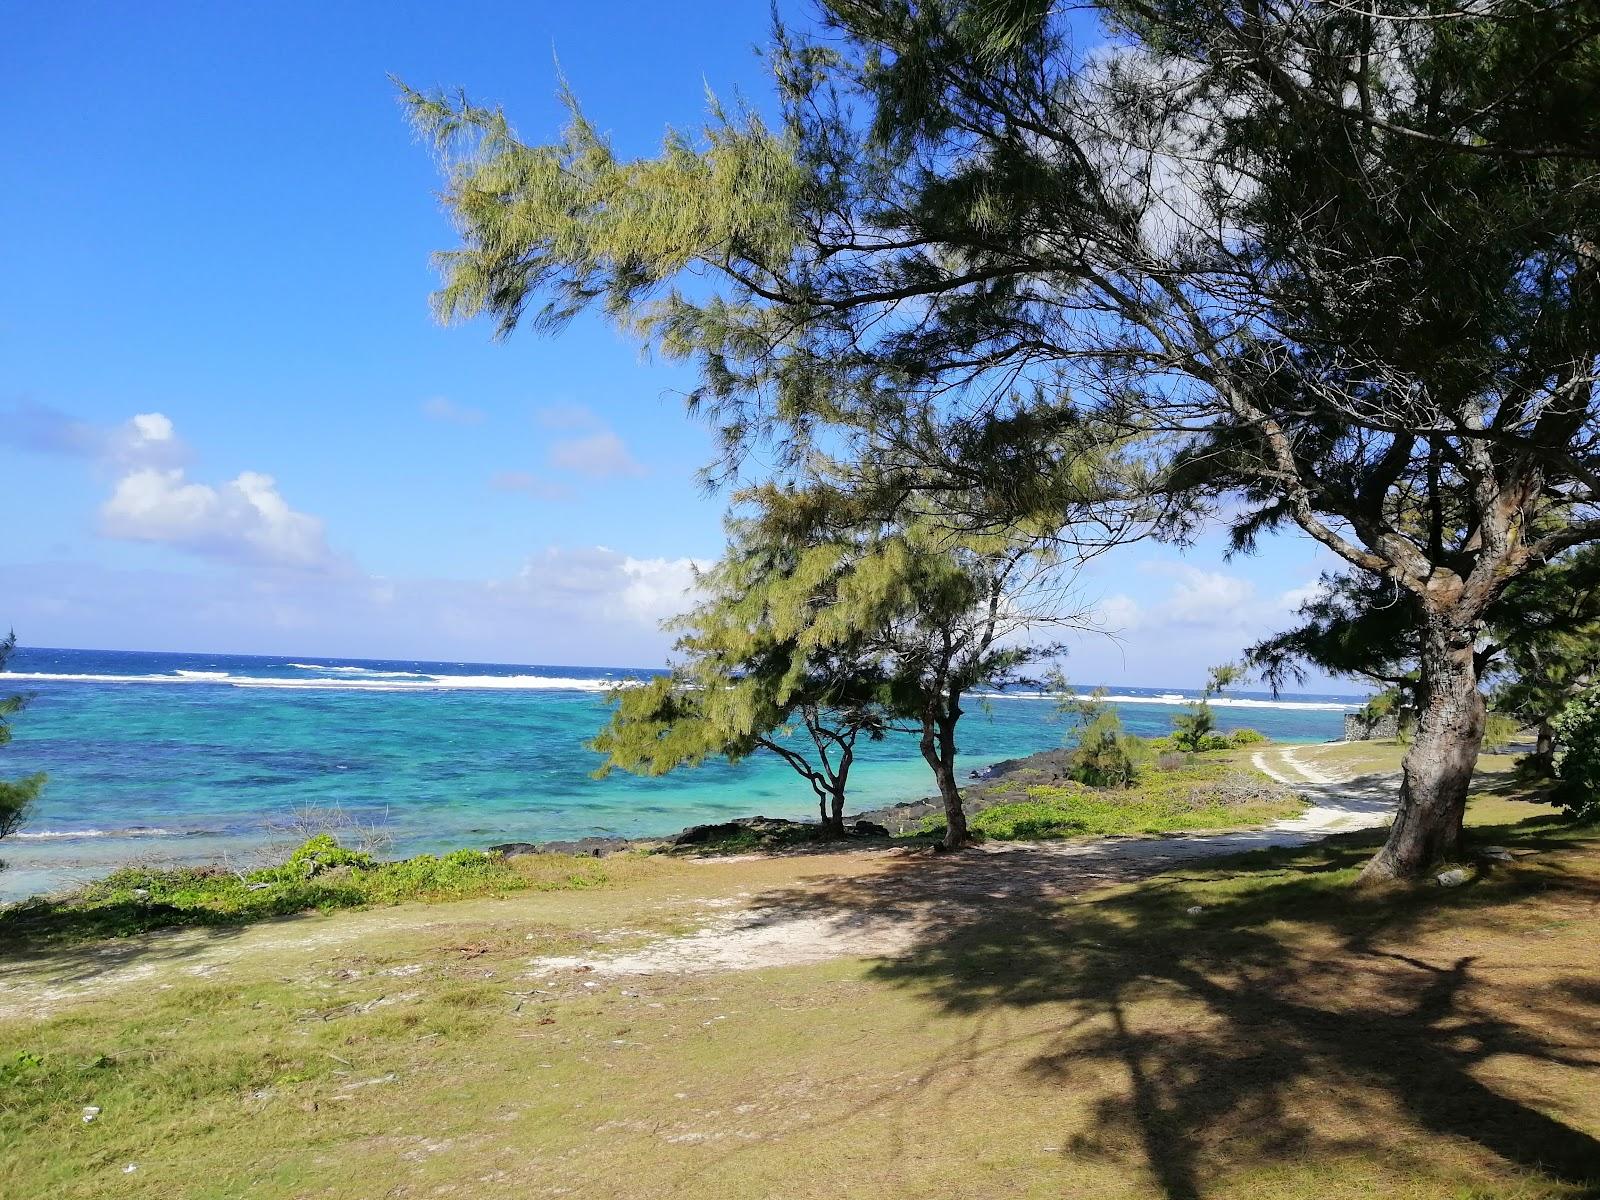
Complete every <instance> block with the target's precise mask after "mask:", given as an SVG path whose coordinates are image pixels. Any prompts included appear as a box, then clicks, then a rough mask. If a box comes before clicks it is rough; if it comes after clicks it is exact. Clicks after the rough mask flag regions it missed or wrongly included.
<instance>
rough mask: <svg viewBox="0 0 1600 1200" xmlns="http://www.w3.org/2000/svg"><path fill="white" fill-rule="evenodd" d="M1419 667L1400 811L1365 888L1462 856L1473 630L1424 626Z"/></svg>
mask: <svg viewBox="0 0 1600 1200" xmlns="http://www.w3.org/2000/svg"><path fill="white" fill-rule="evenodd" d="M1419 666H1420V668H1421V680H1420V687H1419V689H1418V691H1419V694H1420V701H1421V711H1420V712H1419V714H1418V719H1417V731H1416V738H1415V740H1414V741H1413V742H1412V743H1411V749H1410V750H1408V751H1407V752H1406V757H1405V762H1404V765H1403V767H1402V777H1401V783H1400V807H1399V809H1398V810H1397V811H1396V812H1395V817H1394V824H1393V825H1392V826H1391V827H1390V829H1389V839H1388V841H1386V842H1385V843H1384V846H1383V849H1382V850H1380V851H1379V852H1378V854H1377V856H1376V857H1374V858H1373V859H1372V861H1371V862H1369V863H1367V865H1366V867H1365V869H1363V871H1362V872H1361V878H1362V881H1363V882H1389V881H1393V880H1409V879H1418V878H1421V877H1422V876H1423V875H1425V874H1426V873H1427V871H1428V869H1429V868H1430V867H1432V866H1434V865H1436V864H1437V863H1439V862H1442V861H1444V860H1447V859H1451V858H1455V857H1457V856H1458V855H1459V854H1460V852H1461V822H1462V818H1463V816H1464V815H1465V814H1466V810H1467V792H1468V791H1469V789H1470V788H1471V785H1472V772H1473V769H1474V768H1475V767H1476V766H1477V764H1478V749H1479V747H1480V746H1481V744H1482V742H1483V696H1482V694H1481V693H1480V692H1479V691H1478V672H1477V667H1476V665H1475V663H1474V661H1473V634H1472V631H1471V627H1470V626H1469V627H1466V628H1461V627H1459V626H1452V625H1450V624H1448V623H1446V622H1443V621H1440V620H1439V619H1438V618H1436V617H1433V618H1429V624H1428V627H1427V629H1426V630H1425V632H1424V635H1423V643H1422V657H1421V661H1420V664H1419Z"/></svg>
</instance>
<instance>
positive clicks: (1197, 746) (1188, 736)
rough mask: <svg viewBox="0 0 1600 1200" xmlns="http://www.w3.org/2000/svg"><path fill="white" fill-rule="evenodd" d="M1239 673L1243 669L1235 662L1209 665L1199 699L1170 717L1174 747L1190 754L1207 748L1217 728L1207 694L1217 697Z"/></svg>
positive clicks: (1239, 677)
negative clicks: (1214, 665)
mask: <svg viewBox="0 0 1600 1200" xmlns="http://www.w3.org/2000/svg"><path fill="white" fill-rule="evenodd" d="M1243 676H1244V672H1243V669H1242V668H1241V667H1240V666H1239V665H1238V664H1236V663H1224V664H1223V665H1221V666H1219V667H1212V668H1211V671H1210V672H1209V674H1208V675H1207V677H1206V686H1205V687H1204V688H1203V689H1201V692H1200V699H1198V700H1196V701H1195V702H1194V703H1193V704H1191V705H1189V706H1188V710H1187V711H1186V712H1181V713H1179V714H1178V715H1177V716H1175V717H1173V718H1172V740H1173V742H1174V744H1176V745H1177V747H1178V749H1180V750H1187V751H1189V752H1190V753H1191V754H1194V753H1198V752H1200V751H1201V750H1208V749H1210V748H1211V741H1212V735H1213V734H1214V733H1215V732H1216V728H1217V714H1216V712H1215V711H1214V710H1213V709H1212V707H1211V697H1212V696H1220V695H1221V694H1222V693H1223V692H1224V691H1226V690H1227V689H1228V688H1230V687H1233V686H1234V685H1235V684H1237V683H1238V682H1239V680H1240V679H1242V678H1243Z"/></svg>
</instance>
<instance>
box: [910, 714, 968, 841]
mask: <svg viewBox="0 0 1600 1200" xmlns="http://www.w3.org/2000/svg"><path fill="white" fill-rule="evenodd" d="M960 719H961V706H960V704H959V703H958V702H956V701H953V700H952V701H951V702H950V705H949V707H948V708H947V709H944V710H942V711H936V712H931V713H927V714H925V715H924V716H923V718H922V757H923V759H924V760H925V761H926V762H927V764H928V766H929V767H930V768H931V769H932V771H933V778H934V781H935V782H936V783H937V784H938V785H939V799H940V800H941V801H943V803H944V840H943V841H942V842H940V843H939V844H940V845H941V846H943V847H944V849H946V850H959V849H961V847H963V846H965V845H966V844H967V843H968V842H970V841H971V840H972V835H971V834H970V833H968V831H967V811H966V809H965V808H964V807H962V804H961V788H960V787H959V786H958V785H957V784H956V722H957V721H959V720H960Z"/></svg>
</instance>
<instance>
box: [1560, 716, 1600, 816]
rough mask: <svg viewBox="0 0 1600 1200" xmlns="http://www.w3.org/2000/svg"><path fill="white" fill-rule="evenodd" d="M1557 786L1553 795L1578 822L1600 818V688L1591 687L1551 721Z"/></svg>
mask: <svg viewBox="0 0 1600 1200" xmlns="http://www.w3.org/2000/svg"><path fill="white" fill-rule="evenodd" d="M1551 728H1552V729H1553V730H1554V731H1555V735H1556V743H1557V745H1558V747H1559V749H1557V750H1556V786H1555V789H1554V790H1553V791H1552V792H1551V796H1550V798H1551V799H1552V800H1554V801H1555V802H1556V803H1557V804H1559V805H1560V806H1561V807H1562V808H1564V809H1566V810H1567V815H1568V816H1570V817H1571V818H1572V819H1573V820H1574V821H1600V687H1591V688H1590V689H1589V690H1588V691H1586V692H1584V693H1583V694H1582V695H1581V696H1579V697H1578V698H1577V699H1575V700H1573V701H1572V702H1571V703H1569V704H1568V705H1567V706H1566V707H1565V708H1564V709H1562V710H1561V714H1560V715H1559V716H1558V717H1556V719H1555V720H1554V721H1552V722H1551Z"/></svg>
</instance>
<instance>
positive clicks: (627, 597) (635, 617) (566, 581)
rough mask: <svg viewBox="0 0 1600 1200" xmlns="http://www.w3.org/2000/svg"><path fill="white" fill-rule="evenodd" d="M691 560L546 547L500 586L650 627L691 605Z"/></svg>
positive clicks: (695, 566) (695, 563) (699, 565)
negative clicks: (513, 576)
mask: <svg viewBox="0 0 1600 1200" xmlns="http://www.w3.org/2000/svg"><path fill="white" fill-rule="evenodd" d="M706 566H707V564H706V563H703V562H699V561H698V560H696V559H693V558H634V557H632V556H631V555H627V554H622V553H620V552H618V551H616V550H612V549H609V548H608V547H605V546H592V547H587V548H584V549H578V550H569V549H562V548H558V547H551V548H549V549H547V550H545V552H544V553H543V554H541V555H537V556H535V557H533V558H530V559H529V560H528V561H527V562H526V563H525V564H523V567H522V570H521V571H520V572H518V574H517V576H516V578H515V579H514V580H512V581H509V582H507V583H504V584H498V585H491V586H496V587H499V588H502V589H505V588H512V589H517V590H521V591H523V592H527V593H531V594H533V595H537V596H538V597H540V598H541V599H543V600H545V601H548V602H554V603H558V604H561V605H570V606H571V607H572V609H573V610H574V611H583V612H585V613H587V614H590V615H596V614H597V615H601V616H604V617H607V618H610V619H614V620H626V621H631V622H633V623H635V624H639V625H646V626H649V627H652V628H654V627H655V626H656V625H659V624H660V623H661V622H662V621H664V620H665V619H666V618H668V617H672V616H676V615H677V614H679V613H681V612H683V611H685V610H686V609H688V608H689V607H690V606H691V605H692V604H693V603H694V596H693V591H694V584H695V571H696V570H697V569H699V570H703V569H704V568H705V567H706Z"/></svg>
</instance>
